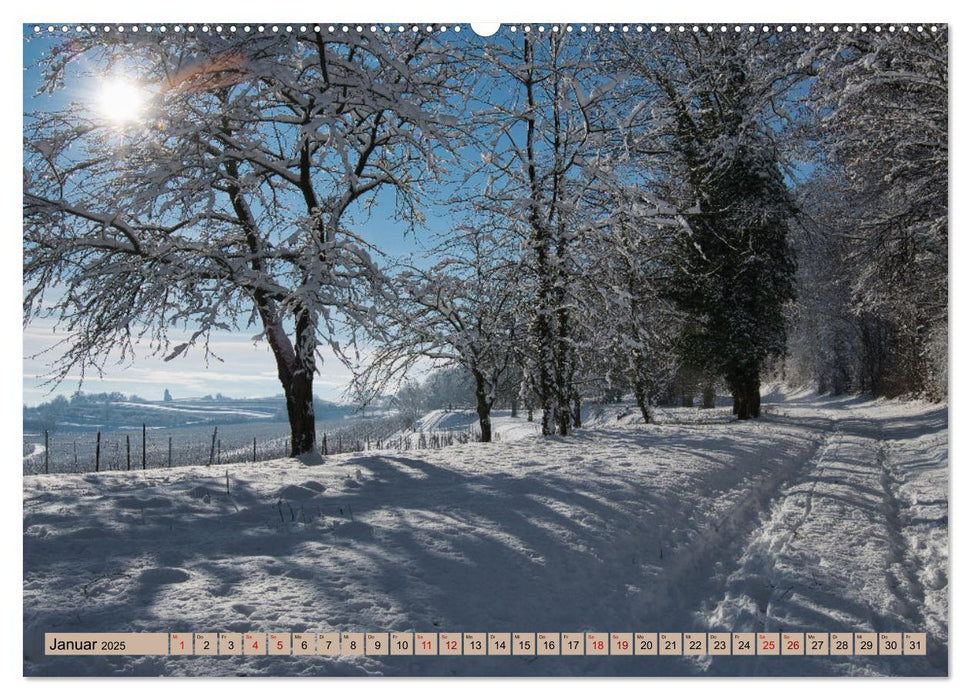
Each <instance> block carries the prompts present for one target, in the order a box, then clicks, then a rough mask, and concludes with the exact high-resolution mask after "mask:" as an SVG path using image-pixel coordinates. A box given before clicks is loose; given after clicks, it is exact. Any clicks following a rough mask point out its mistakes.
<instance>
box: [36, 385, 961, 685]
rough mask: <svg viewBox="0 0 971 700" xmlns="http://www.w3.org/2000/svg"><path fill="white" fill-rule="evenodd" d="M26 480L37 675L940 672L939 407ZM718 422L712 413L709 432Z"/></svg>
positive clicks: (841, 409)
mask: <svg viewBox="0 0 971 700" xmlns="http://www.w3.org/2000/svg"><path fill="white" fill-rule="evenodd" d="M719 412H724V411H723V410H722V409H716V411H713V412H708V413H707V414H706V415H711V416H713V417H715V418H719V420H716V421H714V422H712V423H710V424H699V423H697V422H694V423H692V422H691V421H692V420H693V419H694V418H693V417H696V416H697V415H698V412H697V411H692V410H690V409H688V410H686V411H685V418H686V421H685V423H686V424H684V425H670V424H668V425H652V426H643V425H629V424H622V423H621V422H619V421H618V422H617V424H616V425H612V424H611V423H610V422H609V421H604V422H602V423H601V424H599V425H597V426H595V427H593V428H590V429H587V430H583V431H579V432H578V433H577V434H576V435H575V436H572V437H570V438H567V439H547V440H543V439H540V438H524V439H523V440H521V441H519V442H512V441H510V442H503V443H496V444H493V445H476V444H467V445H461V446H457V447H455V448H454V449H451V450H438V451H412V452H406V453H392V452H386V453H369V454H367V455H363V456H361V455H358V456H352V455H346V456H340V457H336V458H331V459H329V460H328V461H327V463H326V464H324V465H322V466H313V467H308V466H304V465H302V464H299V463H298V462H296V461H292V460H278V461H275V462H268V463H263V464H256V465H253V464H248V465H231V466H230V467H229V488H228V490H227V485H226V469H225V468H224V467H218V468H217V467H213V468H206V467H185V468H176V469H172V470H158V471H149V472H143V473H139V474H135V473H132V474H124V473H110V474H98V475H94V474H87V475H51V476H32V477H25V479H24V482H25V493H24V557H25V561H24V645H25V657H26V658H25V672H27V673H29V674H110V673H128V674H141V675H155V674H175V675H180V674H235V673H246V674H286V675H298V674H304V675H318V674H408V675H427V674H432V675H438V674H442V675H451V674H464V675H482V674H487V675H488V674H499V675H533V674H544V675H558V674H592V675H611V674H626V675H651V674H706V673H707V674H725V675H737V674H741V675H749V674H752V673H758V674H787V675H792V674H849V673H853V674H887V673H889V674H919V675H926V674H943V673H946V644H947V575H946V571H947V539H946V535H947V410H946V408H942V407H939V406H927V405H923V404H905V403H864V402H861V401H858V400H848V401H832V400H831V401H816V402H812V401H806V402H802V403H800V402H790V403H784V404H778V405H774V406H773V405H770V406H768V410H767V415H766V417H765V419H763V420H759V421H752V422H746V423H729V422H727V421H723V420H722V419H723V418H724V417H722V416H721V413H719ZM716 413H718V415H715V414H716ZM329 629H354V630H360V631H396V630H417V631H439V630H441V631H506V630H508V631H528V630H535V631H583V630H597V631H608V630H613V631H628V630H629V631H641V630H646V631H677V630H687V631H690V630H708V629H713V630H716V629H734V630H737V631H744V630H778V629H789V630H825V631H829V630H832V629H836V630H839V629H846V630H876V631H903V630H919V631H923V630H926V631H927V632H928V633H929V638H930V639H931V640H933V641H932V644H931V646H930V650H931V655H930V656H929V657H927V658H926V659H923V658H907V659H896V660H890V661H888V660H886V659H879V658H872V659H861V658H860V657H853V658H850V659H832V658H824V659H821V660H819V659H810V658H795V659H793V658H791V657H787V658H766V659H743V658H734V659H719V660H717V661H712V660H711V659H707V658H701V659H693V658H691V657H662V658H650V657H637V658H623V657H579V658H578V657H573V658H566V657H564V658H546V657H539V658H536V657H533V658H529V657H512V658H488V657H486V658H473V657H466V658H463V659H458V660H456V659H447V658H434V657H430V658H373V657H370V658H352V657H341V658H337V659H330V658H322V657H311V658H307V657H303V658H301V657H284V658H273V657H269V658H266V657H265V658H254V657H238V658H225V657H223V658H218V659H214V658H205V657H194V658H151V657H146V658H125V657H118V658H88V659H81V658H73V659H65V658H62V659H61V660H59V661H58V662H56V663H55V662H52V660H51V659H48V658H45V657H44V656H43V655H42V651H41V649H40V644H41V639H42V633H43V632H44V631H53V630H59V631H99V630H105V631H108V630H111V631H123V630H139V631H142V630H143V631H159V630H165V631H229V630H235V631H254V630H262V631H304V630H310V631H318V630H329Z"/></svg>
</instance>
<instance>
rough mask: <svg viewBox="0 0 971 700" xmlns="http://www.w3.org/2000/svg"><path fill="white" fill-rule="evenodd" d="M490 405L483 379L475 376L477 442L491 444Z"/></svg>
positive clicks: (478, 375)
mask: <svg viewBox="0 0 971 700" xmlns="http://www.w3.org/2000/svg"><path fill="white" fill-rule="evenodd" d="M491 410H492V403H491V402H490V401H489V397H488V394H487V392H486V387H485V379H484V378H483V377H482V376H481V375H480V374H475V412H476V413H477V414H478V415H479V432H480V433H481V436H480V437H479V442H492V420H491V419H490V418H489V413H490V412H491Z"/></svg>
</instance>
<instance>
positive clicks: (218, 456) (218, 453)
mask: <svg viewBox="0 0 971 700" xmlns="http://www.w3.org/2000/svg"><path fill="white" fill-rule="evenodd" d="M222 455H223V441H222V438H220V439H219V440H216V464H219V463H220V462H221V461H222V458H223V457H222Z"/></svg>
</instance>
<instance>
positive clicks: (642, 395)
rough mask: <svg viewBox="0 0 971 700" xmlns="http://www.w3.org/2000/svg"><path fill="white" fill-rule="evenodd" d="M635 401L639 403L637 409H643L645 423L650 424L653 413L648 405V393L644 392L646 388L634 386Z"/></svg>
mask: <svg viewBox="0 0 971 700" xmlns="http://www.w3.org/2000/svg"><path fill="white" fill-rule="evenodd" d="M634 399H635V400H636V401H637V407H638V408H639V409H641V416H643V417H644V422H645V423H650V422H651V411H650V406H648V404H647V392H645V391H644V387H643V386H641V385H640V384H639V383H636V384H635V385H634Z"/></svg>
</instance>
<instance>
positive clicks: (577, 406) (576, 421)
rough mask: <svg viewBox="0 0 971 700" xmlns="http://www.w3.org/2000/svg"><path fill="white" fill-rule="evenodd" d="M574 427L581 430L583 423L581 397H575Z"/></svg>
mask: <svg viewBox="0 0 971 700" xmlns="http://www.w3.org/2000/svg"><path fill="white" fill-rule="evenodd" d="M573 427H574V428H580V427H582V423H581V421H580V395H579V394H574V395H573Z"/></svg>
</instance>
